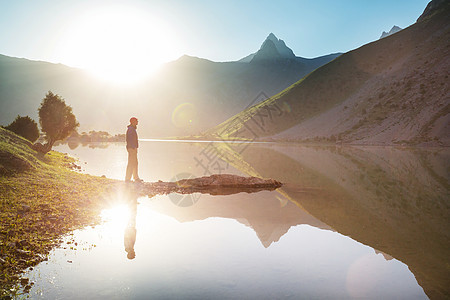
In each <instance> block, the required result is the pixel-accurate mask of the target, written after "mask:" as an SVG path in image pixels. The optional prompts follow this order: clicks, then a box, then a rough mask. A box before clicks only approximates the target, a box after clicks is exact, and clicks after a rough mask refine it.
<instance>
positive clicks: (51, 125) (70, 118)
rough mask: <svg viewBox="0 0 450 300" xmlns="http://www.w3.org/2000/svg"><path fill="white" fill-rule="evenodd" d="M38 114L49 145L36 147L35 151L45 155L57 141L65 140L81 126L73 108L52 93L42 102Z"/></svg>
mask: <svg viewBox="0 0 450 300" xmlns="http://www.w3.org/2000/svg"><path fill="white" fill-rule="evenodd" d="M38 112H39V123H40V125H41V130H42V132H43V133H45V139H46V140H47V144H46V145H40V146H39V145H36V146H35V147H34V149H35V150H37V151H40V152H43V153H47V152H48V151H50V150H51V149H52V146H53V144H54V143H55V142H56V141H59V140H63V139H65V138H66V137H68V136H69V135H70V134H71V133H72V131H74V130H75V129H76V128H77V127H78V126H79V125H80V124H79V123H78V122H77V119H76V118H75V115H74V114H73V112H72V107H70V106H68V105H66V102H65V101H64V99H63V98H62V97H61V96H59V95H57V94H53V93H52V92H51V91H49V92H48V93H47V95H46V96H45V98H44V99H43V100H42V102H41V106H40V107H39V109H38Z"/></svg>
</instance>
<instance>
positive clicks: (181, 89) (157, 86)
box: [0, 34, 339, 137]
mask: <svg viewBox="0 0 450 300" xmlns="http://www.w3.org/2000/svg"><path fill="white" fill-rule="evenodd" d="M274 41H276V44H277V47H278V48H276V49H275V51H276V52H275V53H274V54H275V55H274V56H270V55H269V56H266V59H264V60H263V61H259V62H258V61H255V62H253V61H252V62H251V63H250V62H248V63H246V62H223V63H221V62H212V61H209V60H206V59H200V58H196V57H191V56H183V57H181V58H180V59H178V60H176V61H173V62H171V63H168V64H166V65H165V66H164V67H163V68H162V69H161V70H160V72H159V73H158V74H156V75H155V76H154V77H153V78H151V79H149V80H147V81H146V82H144V83H142V84H140V85H137V86H129V87H120V86H118V85H114V84H107V83H104V82H101V81H99V80H98V79H96V78H94V77H92V76H90V75H89V74H87V73H85V72H83V71H82V70H78V69H74V68H70V67H67V66H64V65H57V64H51V63H46V62H36V61H29V60H26V59H18V58H12V57H7V56H3V55H0V125H6V124H8V123H10V122H11V121H12V120H13V119H14V118H15V117H16V116H17V115H18V114H20V115H30V116H31V117H33V118H35V119H37V108H38V106H39V104H40V102H41V100H42V98H43V97H44V96H45V94H46V92H47V91H48V90H51V91H53V92H54V93H57V94H60V95H61V96H62V97H64V98H65V99H66V101H67V103H68V104H70V105H71V106H72V107H73V110H74V112H75V114H76V116H77V118H78V120H79V121H80V124H81V126H80V130H81V131H89V130H93V129H94V130H107V131H109V132H111V133H116V132H123V131H124V130H125V129H124V128H125V126H126V125H127V120H128V119H129V117H130V116H132V115H136V116H138V117H139V118H141V122H140V125H141V126H140V128H139V132H140V134H141V137H162V136H176V135H178V136H179V135H190V134H197V133H198V132H200V131H202V130H206V129H208V128H211V127H212V126H215V125H217V124H219V123H221V122H223V121H225V120H226V119H227V118H229V117H231V116H233V115H234V114H236V113H239V112H240V111H242V110H243V109H245V108H246V107H248V106H250V105H251V104H254V103H257V102H259V101H262V100H265V99H266V98H267V97H269V96H272V95H274V94H276V93H278V92H280V91H281V90H283V89H285V88H287V87H289V86H290V85H291V84H293V83H294V82H296V81H297V80H299V79H300V78H302V77H304V76H305V75H307V74H308V73H310V72H312V71H313V70H314V69H315V68H317V67H319V66H321V65H323V64H325V63H327V62H329V61H330V60H332V59H334V58H335V57H337V56H338V55H339V54H331V55H327V56H323V57H319V58H315V59H305V58H299V57H295V55H294V54H293V52H292V50H291V49H289V48H288V47H287V46H286V44H285V43H284V42H283V41H281V40H278V39H277V38H276V37H275V36H274V35H273V34H271V35H269V36H268V38H267V39H266V41H265V42H264V43H265V44H270V43H272V45H274ZM264 43H263V46H261V49H263V51H264V49H266V46H264ZM261 49H260V50H261ZM278 51H281V52H282V53H283V56H281V57H280V56H279V55H278ZM291 54H292V55H291ZM286 55H287V56H289V58H287V57H285V56H286ZM292 56H293V57H292Z"/></svg>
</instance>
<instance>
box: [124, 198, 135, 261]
mask: <svg viewBox="0 0 450 300" xmlns="http://www.w3.org/2000/svg"><path fill="white" fill-rule="evenodd" d="M127 204H128V208H129V211H130V216H129V218H128V224H127V227H126V228H125V234H124V237H123V243H124V246H125V251H126V252H127V258H128V259H133V258H135V257H136V253H135V252H134V244H135V243H136V213H137V195H136V194H135V193H133V192H130V193H129V197H128V199H127Z"/></svg>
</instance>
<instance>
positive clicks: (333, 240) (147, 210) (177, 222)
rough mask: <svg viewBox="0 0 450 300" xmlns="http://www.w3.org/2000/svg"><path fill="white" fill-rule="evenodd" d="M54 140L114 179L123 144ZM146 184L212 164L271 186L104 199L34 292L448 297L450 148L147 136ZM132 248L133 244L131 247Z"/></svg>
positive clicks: (85, 165)
mask: <svg viewBox="0 0 450 300" xmlns="http://www.w3.org/2000/svg"><path fill="white" fill-rule="evenodd" d="M71 148H74V145H71V147H69V146H67V145H60V146H58V147H56V148H55V150H58V151H61V152H65V153H69V154H70V155H72V156H75V157H77V158H79V161H80V165H81V166H82V170H83V172H86V173H89V174H93V175H99V176H101V175H105V176H107V177H109V178H115V179H120V180H123V178H124V176H125V169H126V164H127V152H126V149H125V145H124V144H120V143H119V144H105V145H102V144H92V145H87V146H81V145H79V146H78V147H76V148H74V149H71ZM138 157H139V172H140V176H141V178H142V179H144V180H145V181H147V182H153V181H158V180H162V181H175V180H178V179H181V178H186V177H192V176H195V177H199V176H204V175H210V174H214V173H228V174H238V175H245V176H248V175H252V176H262V177H265V178H274V179H277V180H280V181H282V182H283V183H284V184H285V185H284V186H283V187H282V188H280V189H278V190H275V191H262V192H257V193H236V194H232V195H217V196H212V195H207V194H192V195H178V194H170V195H157V196H154V197H152V198H148V197H143V198H139V199H137V205H132V204H128V205H126V204H123V203H122V204H120V205H117V206H112V207H111V208H109V209H105V210H104V211H103V213H102V218H103V220H104V222H103V223H102V224H101V225H98V226H95V227H87V228H85V229H83V230H77V231H75V232H73V234H71V235H68V236H66V237H65V239H64V242H63V243H62V244H61V246H60V247H59V248H56V249H54V250H53V251H52V252H51V254H50V256H49V260H48V261H46V262H43V263H41V264H39V265H38V266H36V267H35V268H34V269H33V270H32V271H29V272H28V274H26V275H25V276H27V277H29V278H30V280H31V281H33V282H34V283H35V284H34V286H33V288H32V289H31V291H30V296H31V297H32V298H36V299H40V298H42V299H68V298H76V299H82V298H86V299H105V298H107V299H149V298H150V299H180V298H182V299H312V298H314V299H348V298H365V299H366V298H368V299H426V298H428V297H431V298H446V297H449V295H450V294H449V293H450V292H449V290H450V288H449V287H450V259H449V258H450V252H449V249H450V231H449V228H450V226H449V225H450V221H449V220H450V200H449V199H450V197H449V196H450V188H449V178H450V175H449V172H450V151H449V150H448V149H399V148H392V147H338V146H336V147H334V146H333V147H331V146H330V147H319V146H316V147H313V146H308V147H306V146H299V145H282V144H242V143H235V144H231V143H210V142H206V143H188V142H162V141H151V140H143V141H141V142H140V148H139V154H138ZM130 249H132V250H130Z"/></svg>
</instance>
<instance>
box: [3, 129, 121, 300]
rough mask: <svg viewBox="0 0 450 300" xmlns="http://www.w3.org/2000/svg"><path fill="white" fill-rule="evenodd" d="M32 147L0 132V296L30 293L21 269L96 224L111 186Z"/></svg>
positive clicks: (59, 155)
mask: <svg viewBox="0 0 450 300" xmlns="http://www.w3.org/2000/svg"><path fill="white" fill-rule="evenodd" d="M30 146H31V143H30V142H29V141H27V140H25V139H23V138H22V137H20V136H18V135H16V134H14V133H12V132H11V131H8V130H6V129H3V128H0V215H1V217H0V220H1V221H0V270H1V274H0V287H1V288H0V297H3V296H6V295H11V294H12V295H14V294H15V293H16V292H17V291H18V290H19V289H20V286H21V285H22V288H23V290H24V291H27V290H28V289H30V288H31V285H32V283H31V282H29V281H28V279H26V278H21V274H22V273H23V272H24V271H25V270H27V269H29V268H33V266H35V265H36V264H38V263H39V262H41V261H43V260H46V259H47V255H48V253H49V251H50V250H51V249H52V248H53V247H54V246H55V245H57V244H58V243H59V241H60V238H61V237H62V235H64V234H66V233H68V232H69V231H71V230H73V229H76V228H80V227H84V226H87V225H89V224H93V223H96V222H98V221H99V219H98V213H99V211H100V210H101V209H102V208H103V207H104V206H105V205H106V204H107V203H108V199H110V197H109V196H108V195H110V194H109V192H110V191H112V188H113V186H114V182H115V181H114V180H110V179H107V178H100V177H94V176H89V175H84V174H80V173H77V172H74V171H72V169H74V168H75V167H76V164H75V161H74V159H73V158H71V157H68V156H67V155H65V154H62V153H59V152H54V151H51V152H49V153H47V154H45V155H44V154H42V153H38V152H36V151H34V150H32V149H31V148H30Z"/></svg>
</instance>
